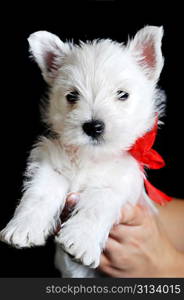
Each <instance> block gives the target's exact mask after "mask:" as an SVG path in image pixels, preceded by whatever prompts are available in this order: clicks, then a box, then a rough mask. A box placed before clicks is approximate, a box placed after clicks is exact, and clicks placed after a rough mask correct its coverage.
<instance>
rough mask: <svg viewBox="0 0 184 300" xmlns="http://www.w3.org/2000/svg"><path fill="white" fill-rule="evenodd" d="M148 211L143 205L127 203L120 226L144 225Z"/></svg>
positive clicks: (123, 208)
mask: <svg viewBox="0 0 184 300" xmlns="http://www.w3.org/2000/svg"><path fill="white" fill-rule="evenodd" d="M147 215H148V209H147V208H146V207H145V206H143V205H141V204H137V205H132V204H130V203H126V204H125V205H124V206H123V207H122V209H121V216H120V221H119V223H120V224H124V225H134V226H138V225H141V224H143V223H144V220H145V218H146V216H147Z"/></svg>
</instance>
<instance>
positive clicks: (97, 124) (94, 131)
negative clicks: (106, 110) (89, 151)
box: [82, 120, 105, 139]
mask: <svg viewBox="0 0 184 300" xmlns="http://www.w3.org/2000/svg"><path fill="white" fill-rule="evenodd" d="M82 129H83V131H84V132H85V133H86V134H87V135H88V136H90V137H92V138H94V139H97V138H99V137H100V136H101V135H102V134H103V132H104V129H105V124H104V122H103V121H101V120H91V121H87V122H85V123H84V124H83V125H82Z"/></svg>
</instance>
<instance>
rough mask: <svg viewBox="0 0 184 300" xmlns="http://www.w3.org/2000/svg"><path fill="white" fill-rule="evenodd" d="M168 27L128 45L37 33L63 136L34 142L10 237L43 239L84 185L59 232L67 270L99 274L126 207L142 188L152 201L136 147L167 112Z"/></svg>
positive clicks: (20, 242) (34, 50) (35, 47)
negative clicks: (71, 99) (89, 125)
mask: <svg viewBox="0 0 184 300" xmlns="http://www.w3.org/2000/svg"><path fill="white" fill-rule="evenodd" d="M162 34H163V30H162V28H158V27H154V26H147V27H145V28H143V29H142V30H140V31H139V32H138V33H137V34H136V36H135V38H134V39H133V40H131V41H129V42H128V44H127V45H123V44H119V43H117V42H113V41H111V40H98V41H97V40H96V41H93V42H86V43H82V42H80V45H79V46H76V45H73V44H69V43H63V42H62V41H60V40H59V38H58V37H56V36H55V35H53V34H51V33H48V32H46V31H40V32H36V33H34V34H32V35H31V36H30V37H29V43H30V51H31V54H32V56H33V57H34V58H35V60H36V62H37V63H38V65H39V67H40V68H41V71H42V73H43V76H44V78H45V80H46V81H47V82H48V83H49V85H50V95H49V101H48V105H47V107H46V114H45V122H46V123H47V124H48V126H50V128H51V129H52V130H53V131H54V132H55V133H56V137H55V138H51V137H50V138H46V137H41V138H40V140H39V142H38V143H37V144H36V146H35V147H34V149H33V150H32V152H31V155H30V159H29V163H28V168H27V181H26V182H25V184H24V194H23V197H22V200H21V202H20V204H19V205H18V207H17V208H16V211H15V214H14V217H13V218H12V220H11V221H10V222H9V223H8V225H7V226H6V228H5V229H3V230H2V231H1V239H2V240H4V241H5V242H7V243H10V244H12V245H14V246H16V247H29V246H34V245H43V244H44V243H45V240H46V238H47V237H48V235H49V234H52V233H53V232H54V230H55V228H56V226H57V225H58V223H59V216H60V213H61V211H62V209H63V207H64V204H65V200H66V196H67V193H69V192H79V193H80V201H79V202H78V203H77V205H76V207H75V209H74V211H73V213H72V216H71V217H70V218H69V220H67V221H66V222H65V223H64V224H62V228H61V230H60V232H59V233H58V234H57V236H56V242H57V243H58V244H59V246H58V249H57V256H56V261H57V267H58V268H59V269H60V270H61V271H62V273H63V276H65V277H91V276H94V274H93V272H92V271H90V269H89V268H88V267H91V268H96V267H97V266H98V265H99V259H100V253H101V251H102V250H103V248H104V246H105V242H106V240H107V237H108V234H109V231H110V229H111V227H112V226H113V224H115V223H116V222H118V219H119V212H120V209H121V207H122V206H123V205H124V204H125V203H126V202H127V201H129V202H131V203H133V204H136V203H137V201H138V200H139V199H140V198H141V197H144V198H145V201H147V202H148V203H149V202H150V201H149V199H148V198H147V197H145V192H144V185H143V174H142V173H141V170H140V168H139V164H138V162H137V161H136V160H135V159H134V158H133V157H132V156H131V155H130V154H129V153H128V151H127V150H128V149H129V148H130V147H131V146H132V145H133V144H134V143H135V141H136V139H137V138H139V137H140V136H142V135H143V134H145V132H146V131H148V130H150V129H151V128H152V126H153V123H154V118H155V113H156V112H158V113H160V111H158V107H159V105H160V104H161V102H162V97H160V96H159V95H161V93H159V91H158V89H157V88H156V83H157V81H158V78H159V75H160V72H161V70H162V67H163V58H162V54H161V39H162ZM73 89H76V90H77V91H78V93H79V95H80V96H79V98H80V99H79V100H78V102H77V103H76V104H74V105H71V104H69V103H68V102H67V100H66V95H67V93H69V92H70V91H73ZM119 90H123V91H126V92H128V93H129V98H128V99H127V100H126V101H120V100H119V99H118V95H117V91H119ZM91 119H100V120H102V121H103V122H104V124H105V132H104V134H103V137H102V138H101V140H100V141H99V142H97V141H96V140H94V139H92V138H90V137H89V136H87V135H86V134H85V133H84V132H83V130H82V125H83V123H84V122H86V121H89V120H91ZM62 249H64V251H66V252H67V253H69V254H70V255H72V256H73V257H74V258H75V260H77V261H78V262H73V261H72V260H71V258H70V257H69V256H68V255H67V254H66V253H65V252H63V250H62ZM81 263H82V264H83V265H81Z"/></svg>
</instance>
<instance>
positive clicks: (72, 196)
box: [67, 193, 80, 203]
mask: <svg viewBox="0 0 184 300" xmlns="http://www.w3.org/2000/svg"><path fill="white" fill-rule="evenodd" d="M79 199H80V196H79V194H78V193H71V194H69V195H68V196H67V200H68V201H72V202H75V203H76V202H78V201H79Z"/></svg>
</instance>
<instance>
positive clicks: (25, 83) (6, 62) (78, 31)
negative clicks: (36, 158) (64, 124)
mask: <svg viewBox="0 0 184 300" xmlns="http://www.w3.org/2000/svg"><path fill="white" fill-rule="evenodd" d="M126 2H127V1H126ZM137 2H139V1H137ZM152 2H153V1H147V2H146V4H143V3H142V4H140V3H137V4H136V5H135V4H134V2H133V1H132V2H130V3H129V4H127V3H126V5H125V3H124V1H67V2H65V1H51V2H50V1H49V4H47V3H46V1H45V3H44V2H43V3H42V5H41V3H40V2H39V4H40V5H39V7H38V3H30V2H29V4H28V3H27V4H21V5H18V4H16V5H14V6H13V5H12V4H8V5H7V6H6V8H2V7H1V17H2V18H3V22H2V25H1V48H0V52H1V95H2V97H1V122H2V125H1V128H2V133H1V150H2V155H1V205H0V228H3V227H4V226H5V225H6V223H7V222H8V220H9V219H10V218H11V216H12V214H13V212H14V209H15V206H16V203H17V200H18V199H19V198H20V197H21V186H22V175H23V172H24V170H25V165H26V159H27V156H28V153H29V150H30V148H31V145H32V144H33V142H34V141H35V139H36V137H37V136H38V135H39V134H40V133H42V132H43V130H44V128H43V126H42V124H41V122H40V113H39V100H40V98H41V97H42V96H43V93H44V91H45V89H46V84H45V83H44V81H43V79H42V77H41V74H40V71H39V69H38V67H37V65H36V64H35V63H33V62H32V61H31V60H30V59H29V54H28V43H27V38H28V36H29V34H31V33H32V32H34V31H37V30H47V31H50V32H52V33H55V34H57V35H59V36H60V38H61V39H63V40H66V39H74V41H78V40H79V39H81V40H86V39H89V40H91V39H94V38H112V39H114V40H117V41H120V42H122V41H126V40H127V38H128V35H130V36H133V35H134V34H135V33H136V31H137V30H139V29H140V28H141V27H143V26H144V25H157V26H160V25H163V26H164V30H165V35H164V38H163V47H162V49H163V54H164V56H165V67H164V70H163V72H162V75H161V79H160V82H159V85H160V87H162V88H163V89H164V90H165V91H166V94H167V99H168V104H167V110H166V117H165V118H164V122H165V126H164V127H163V128H162V129H161V130H160V132H159V134H158V137H157V141H156V144H155V149H157V150H159V152H160V154H162V155H163V157H164V158H165V160H166V163H167V166H166V167H165V168H164V169H162V170H157V171H149V179H150V180H151V182H152V183H153V184H154V185H155V186H157V187H158V188H160V189H162V190H163V191H165V192H166V193H168V194H170V195H172V196H175V197H184V191H183V173H182V167H183V161H184V160H183V157H182V155H183V128H184V127H183V118H184V117H183V108H184V105H183V101H184V99H183V88H184V84H183V52H184V51H183V19H182V16H181V15H180V11H182V8H181V7H178V6H177V3H175V4H174V5H173V6H170V5H169V4H168V3H167V5H164V6H163V7H161V3H159V2H158V3H157V2H155V1H154V2H153V3H152ZM160 2H161V1H160ZM66 3H67V4H66ZM171 222H172V220H171ZM53 256H54V244H53V242H52V240H51V239H50V240H49V241H48V243H47V245H46V246H45V247H40V248H34V249H27V250H16V249H13V248H11V247H9V246H7V245H5V244H3V243H0V277H24V276H25V277H54V276H58V275H59V273H58V272H57V271H56V270H55V269H54V266H53Z"/></svg>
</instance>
